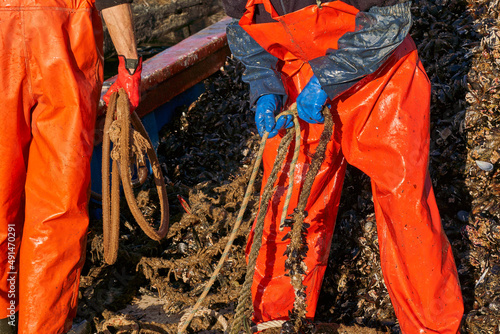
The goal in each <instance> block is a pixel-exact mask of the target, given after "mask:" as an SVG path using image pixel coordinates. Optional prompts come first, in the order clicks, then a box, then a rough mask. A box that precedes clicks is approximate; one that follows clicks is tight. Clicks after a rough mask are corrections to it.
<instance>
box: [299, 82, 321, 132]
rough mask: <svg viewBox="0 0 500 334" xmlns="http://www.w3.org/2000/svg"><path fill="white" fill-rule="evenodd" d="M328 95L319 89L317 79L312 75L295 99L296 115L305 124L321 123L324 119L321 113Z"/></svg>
mask: <svg viewBox="0 0 500 334" xmlns="http://www.w3.org/2000/svg"><path fill="white" fill-rule="evenodd" d="M327 98H328V95H327V94H326V93H325V91H324V90H323V89H322V88H321V85H320V83H319V80H318V78H317V77H316V76H315V75H313V76H312V78H311V80H309V82H308V83H307V85H306V86H305V87H304V89H303V90H302V92H300V94H299V96H298V97H297V113H298V114H299V117H300V118H301V119H303V120H304V121H306V122H307V123H312V124H317V123H323V122H324V121H325V118H324V117H323V114H322V113H321V110H322V109H323V106H324V105H325V103H326V99H327Z"/></svg>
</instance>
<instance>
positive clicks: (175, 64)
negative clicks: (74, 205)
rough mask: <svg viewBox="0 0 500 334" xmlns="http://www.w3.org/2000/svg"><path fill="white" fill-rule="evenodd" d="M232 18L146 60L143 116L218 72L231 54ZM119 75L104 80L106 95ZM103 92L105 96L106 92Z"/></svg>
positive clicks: (99, 133) (101, 118)
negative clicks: (229, 43) (230, 30)
mask: <svg viewBox="0 0 500 334" xmlns="http://www.w3.org/2000/svg"><path fill="white" fill-rule="evenodd" d="M229 22H231V18H229V17H225V18H224V19H222V20H221V21H219V22H217V23H214V24H212V25H211V26H209V27H207V28H205V29H203V30H201V31H199V32H198V33H196V34H194V35H192V36H190V37H188V38H186V39H185V40H183V41H181V42H179V43H177V44H176V45H174V46H172V47H170V48H168V49H166V50H165V51H163V52H161V53H159V54H157V55H156V56H154V57H152V58H150V59H148V60H146V61H145V62H144V63H143V64H142V81H141V103H140V105H139V107H138V108H137V109H136V112H137V114H138V115H139V116H140V117H142V116H144V115H147V114H148V113H150V112H152V111H153V110H155V109H156V108H158V107H159V106H161V105H163V104H165V103H167V102H168V101H170V100H171V99H172V98H173V97H175V96H177V95H179V94H181V93H182V92H184V91H185V90H187V89H188V88H191V87H192V86H194V85H195V84H197V83H199V82H200V81H202V80H204V79H206V78H208V77H209V76H210V75H212V74H214V73H215V72H217V71H218V70H219V69H220V67H221V66H222V65H223V64H224V62H225V60H226V57H228V56H229V55H230V50H229V47H228V45H227V37H226V26H227V25H228V24H229ZM115 80H116V76H114V77H112V78H109V79H108V80H106V81H105V82H104V85H103V92H102V95H104V94H105V92H106V90H107V88H109V86H111V84H113V82H115ZM102 95H101V96H102ZM104 112H105V105H104V102H102V101H101V103H100V105H99V110H98V115H99V116H98V118H97V122H96V138H95V145H97V144H99V143H100V142H101V141H102V128H103V125H104V115H103V114H104Z"/></svg>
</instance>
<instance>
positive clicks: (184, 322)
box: [177, 109, 297, 334]
mask: <svg viewBox="0 0 500 334" xmlns="http://www.w3.org/2000/svg"><path fill="white" fill-rule="evenodd" d="M284 115H293V116H294V117H295V118H296V109H295V110H289V111H284V112H282V113H281V114H279V115H278V116H276V119H278V118H279V117H281V116H284ZM295 123H297V122H295ZM290 134H291V132H289V133H288V134H287V135H286V136H285V138H284V139H283V140H284V141H285V140H287V141H288V144H289V143H290V142H291V135H290ZM268 136H269V132H265V133H264V135H263V136H262V139H261V142H260V146H259V150H258V152H257V156H256V158H255V161H254V164H253V169H252V174H251V176H250V180H249V182H248V185H247V189H246V191H245V195H244V197H243V202H242V204H241V207H240V210H239V212H238V216H237V217H236V222H235V223H234V226H233V230H232V231H231V234H230V235H229V240H228V242H227V244H226V247H225V248H224V251H223V252H222V256H221V258H220V259H219V262H218V264H217V266H216V267H215V270H214V272H213V273H212V275H211V277H210V279H209V281H208V282H207V284H206V286H205V289H204V290H203V293H202V294H201V295H200V297H199V298H198V301H197V302H196V304H195V305H194V306H193V307H191V308H189V309H188V310H187V311H186V314H187V316H186V315H185V316H183V317H182V319H181V321H180V323H179V327H178V331H177V333H178V334H182V333H184V332H185V331H186V329H187V328H188V326H189V324H190V323H191V320H192V319H193V317H194V316H195V315H196V314H197V312H198V311H199V309H200V307H201V304H202V303H203V301H204V300H205V298H206V296H207V295H208V293H209V292H210V289H211V288H212V285H213V283H214V282H215V280H216V279H217V275H218V274H219V272H220V270H221V268H222V266H223V265H224V262H225V261H226V259H227V257H228V255H229V252H230V251H231V247H232V245H233V242H234V239H235V238H236V235H237V233H238V230H239V228H240V225H241V222H242V220H243V215H244V213H245V211H246V207H247V205H248V202H249V200H250V197H251V195H252V193H253V186H254V183H255V180H256V178H257V174H258V172H259V167H260V163H261V161H262V156H263V153H264V148H265V145H266V141H267V137H268Z"/></svg>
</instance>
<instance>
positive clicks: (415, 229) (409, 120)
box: [337, 38, 463, 334]
mask: <svg viewBox="0 0 500 334" xmlns="http://www.w3.org/2000/svg"><path fill="white" fill-rule="evenodd" d="M405 49H406V50H408V49H410V50H411V49H414V45H413V42H412V41H411V39H409V38H407V40H405V41H404V42H403V44H402V45H401V46H400V47H399V49H398V50H397V51H396V53H397V52H402V53H403V54H404V53H406V52H407V51H405ZM396 59H397V58H396ZM389 67H390V68H389ZM400 92H404V94H401V93H400ZM429 105H430V83H429V80H428V78H427V76H426V74H425V71H424V69H423V67H422V64H421V63H420V61H419V59H418V55H417V52H416V51H415V50H414V51H412V52H410V53H408V54H406V55H405V56H403V57H402V58H400V59H399V60H398V61H396V62H395V63H394V64H392V65H391V66H388V68H387V69H386V70H384V72H383V73H382V74H381V75H380V76H379V77H377V78H376V79H375V80H373V81H371V82H369V83H368V84H366V85H365V86H363V87H362V88H361V89H360V90H359V91H357V92H356V93H355V94H353V95H351V96H350V97H348V98H347V99H345V100H344V101H340V102H339V103H338V106H337V110H338V113H339V116H340V118H341V120H342V124H343V127H342V131H343V137H342V149H343V152H344V155H345V157H346V159H347V161H348V162H349V163H350V164H352V165H354V166H356V167H357V168H359V169H360V170H362V171H364V172H365V173H366V174H367V175H368V176H370V178H371V180H372V189H373V198H374V203H375V214H376V219H377V229H378V238H379V245H380V257H381V263H382V270H383V274H384V279H385V283H386V286H387V289H388V291H389V294H390V297H391V301H392V303H393V305H394V309H395V311H396V315H397V317H398V320H399V323H400V326H401V330H402V332H403V333H406V334H411V333H457V331H458V330H459V325H460V321H461V318H462V314H463V303H462V297H461V292H460V285H459V282H458V275H457V270H456V266H455V262H454V259H453V254H452V252H451V248H450V244H449V242H448V239H447V238H446V235H445V234H444V232H443V228H442V226H441V220H440V216H439V213H438V209H437V206H436V201H435V198H434V194H433V192H432V186H431V182H430V179H429V176H428V172H427V168H428V154H429V140H430V139H429V117H430V115H429Z"/></svg>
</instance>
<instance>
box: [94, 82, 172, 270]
mask: <svg viewBox="0 0 500 334" xmlns="http://www.w3.org/2000/svg"><path fill="white" fill-rule="evenodd" d="M130 116H132V117H130ZM132 125H133V127H132ZM111 142H113V149H112V150H111V151H110V146H111ZM146 156H147V157H148V159H149V162H150V164H151V168H152V170H153V177H154V181H155V185H156V190H157V192H158V197H159V200H160V206H161V220H160V226H159V228H158V230H155V229H154V228H153V227H152V226H151V225H150V224H149V223H148V222H147V221H146V219H145V218H144V216H143V214H142V212H141V210H140V209H139V207H138V205H137V200H136V198H135V195H134V192H133V189H132V188H133V187H134V185H136V184H139V185H140V184H142V183H143V182H144V180H145V178H146V177H147V175H144V171H146V173H147V168H146V167H145V166H146V163H145V161H146V160H145V158H146ZM131 157H132V158H133V161H134V162H135V163H136V164H135V165H136V169H137V171H138V174H139V181H135V180H133V179H132V173H131V170H130V166H131V161H132V160H131ZM110 158H111V159H112V160H113V164H112V173H111V190H110V175H109V174H110ZM120 180H121V184H122V186H123V191H124V193H125V198H126V200H127V203H128V206H129V208H130V211H131V212H132V215H133V216H134V218H135V220H136V221H137V223H138V224H139V226H140V227H141V229H142V230H143V231H144V233H146V235H147V236H148V237H150V238H151V239H153V240H157V241H159V240H161V239H162V238H164V237H165V235H166V234H167V232H168V220H169V209H168V197H167V190H166V186H165V181H164V178H163V174H162V171H161V168H160V163H159V161H158V157H157V156H156V152H155V150H154V148H153V145H152V143H151V139H150V138H149V136H148V134H147V132H146V130H145V129H144V126H143V125H142V123H141V120H140V118H139V116H137V114H136V113H135V112H133V113H132V114H131V113H130V107H129V101H128V97H127V94H126V92H125V91H124V90H123V89H120V90H119V91H118V92H117V93H113V95H111V98H110V101H109V104H108V110H107V114H106V121H105V123H104V137H103V143H102V207H103V208H102V211H103V239H104V259H105V261H106V262H107V263H108V264H113V263H114V262H115V261H116V258H117V255H118V239H119V230H120Z"/></svg>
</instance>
